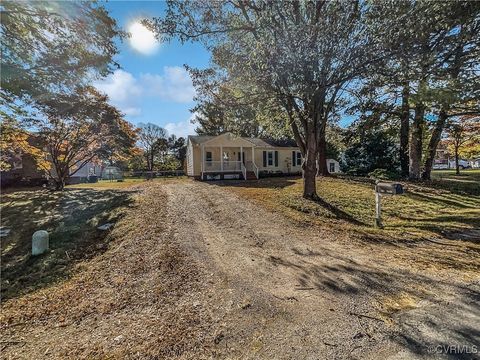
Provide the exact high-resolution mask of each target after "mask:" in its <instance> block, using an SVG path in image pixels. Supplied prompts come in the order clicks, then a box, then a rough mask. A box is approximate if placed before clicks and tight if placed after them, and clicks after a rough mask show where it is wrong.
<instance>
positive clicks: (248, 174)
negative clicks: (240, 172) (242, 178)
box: [247, 171, 257, 180]
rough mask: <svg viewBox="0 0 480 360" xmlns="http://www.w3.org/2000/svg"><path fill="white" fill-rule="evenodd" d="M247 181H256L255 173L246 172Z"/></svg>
mask: <svg viewBox="0 0 480 360" xmlns="http://www.w3.org/2000/svg"><path fill="white" fill-rule="evenodd" d="M247 180H257V177H256V176H255V172H253V171H247Z"/></svg>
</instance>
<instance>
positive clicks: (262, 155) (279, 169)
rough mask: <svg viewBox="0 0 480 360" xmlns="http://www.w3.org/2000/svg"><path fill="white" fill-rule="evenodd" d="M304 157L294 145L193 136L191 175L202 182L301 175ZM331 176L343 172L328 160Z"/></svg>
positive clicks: (190, 141)
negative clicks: (333, 173) (332, 173)
mask: <svg viewBox="0 0 480 360" xmlns="http://www.w3.org/2000/svg"><path fill="white" fill-rule="evenodd" d="M301 164H302V154H301V152H300V149H299V148H298V146H296V144H295V143H294V142H292V141H275V140H266V139H260V138H247V137H239V136H235V135H234V134H232V133H228V132H227V133H224V134H221V135H218V136H189V137H188V141H187V175H188V176H191V177H194V178H196V179H201V180H217V179H218V180H219V179H246V180H250V179H258V178H260V177H266V176H274V175H277V174H278V175H282V174H301V172H302V168H301ZM327 166H328V169H329V170H330V172H339V171H340V168H339V164H338V161H336V160H332V159H328V160H327Z"/></svg>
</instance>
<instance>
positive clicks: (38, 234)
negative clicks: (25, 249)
mask: <svg viewBox="0 0 480 360" xmlns="http://www.w3.org/2000/svg"><path fill="white" fill-rule="evenodd" d="M48 247H49V240H48V232H47V231H45V230H38V231H35V232H34V233H33V236H32V255H34V256H35V255H41V254H43V253H44V252H45V251H47V250H48Z"/></svg>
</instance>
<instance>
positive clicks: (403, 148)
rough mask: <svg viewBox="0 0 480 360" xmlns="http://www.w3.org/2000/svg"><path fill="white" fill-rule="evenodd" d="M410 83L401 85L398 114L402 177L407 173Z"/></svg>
mask: <svg viewBox="0 0 480 360" xmlns="http://www.w3.org/2000/svg"><path fill="white" fill-rule="evenodd" d="M409 97H410V85H409V84H408V82H407V83H406V84H404V85H403V91H402V111H401V115H400V167H401V173H402V177H404V178H406V177H408V174H409V169H408V168H409V159H408V135H409V132H410V105H409V104H408V100H409Z"/></svg>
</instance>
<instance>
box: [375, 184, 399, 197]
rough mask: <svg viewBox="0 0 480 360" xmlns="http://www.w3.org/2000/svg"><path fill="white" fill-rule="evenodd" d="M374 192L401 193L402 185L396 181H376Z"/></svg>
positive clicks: (385, 193)
mask: <svg viewBox="0 0 480 360" xmlns="http://www.w3.org/2000/svg"><path fill="white" fill-rule="evenodd" d="M375 192H376V193H378V194H382V195H402V194H403V186H402V184H398V183H386V182H377V185H375Z"/></svg>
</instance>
